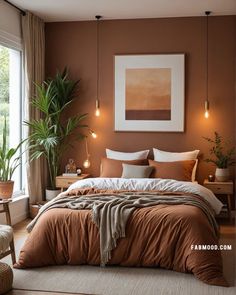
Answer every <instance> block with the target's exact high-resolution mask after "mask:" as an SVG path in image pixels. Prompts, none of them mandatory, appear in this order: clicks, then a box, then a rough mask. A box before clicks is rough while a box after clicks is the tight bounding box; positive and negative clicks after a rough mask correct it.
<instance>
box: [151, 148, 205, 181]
mask: <svg viewBox="0 0 236 295" xmlns="http://www.w3.org/2000/svg"><path fill="white" fill-rule="evenodd" d="M199 152H200V150H194V151H189V152H180V153H173V152H166V151H162V150H159V149H156V148H153V154H154V161H158V162H176V161H185V160H195V166H194V169H193V171H192V177H191V181H195V178H196V171H197V164H198V160H197V157H198V154H199Z"/></svg>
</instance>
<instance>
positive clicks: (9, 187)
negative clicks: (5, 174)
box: [0, 180, 14, 199]
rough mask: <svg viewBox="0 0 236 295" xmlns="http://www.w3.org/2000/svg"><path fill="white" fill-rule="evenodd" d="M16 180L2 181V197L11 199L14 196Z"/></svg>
mask: <svg viewBox="0 0 236 295" xmlns="http://www.w3.org/2000/svg"><path fill="white" fill-rule="evenodd" d="M13 187H14V181H12V180H8V181H0V199H10V198H11V197H12V193H13Z"/></svg>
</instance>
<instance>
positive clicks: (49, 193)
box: [46, 189, 61, 201]
mask: <svg viewBox="0 0 236 295" xmlns="http://www.w3.org/2000/svg"><path fill="white" fill-rule="evenodd" d="M60 192H61V190H60V189H56V190H55V189H54V190H52V189H46V200H47V201H51V200H52V199H54V198H56V196H58V195H59V194H60Z"/></svg>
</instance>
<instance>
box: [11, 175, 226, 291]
mask: <svg viewBox="0 0 236 295" xmlns="http://www.w3.org/2000/svg"><path fill="white" fill-rule="evenodd" d="M130 194H131V195H132V196H131V197H132V198H133V197H134V195H135V197H139V196H140V194H141V197H142V198H143V197H145V200H149V198H150V199H152V198H154V199H155V202H156V200H159V199H158V198H161V199H162V202H161V203H153V204H151V205H150V206H149V205H148V204H147V206H137V207H136V208H135V210H132V212H131V213H130V215H129V217H128V219H127V223H126V225H125V232H124V233H123V237H122V238H117V239H116V242H115V243H114V244H115V245H113V248H112V249H110V250H111V251H110V254H111V255H110V257H108V259H107V261H106V264H108V265H120V266H129V267H130V266H136V267H161V268H165V269H171V270H174V271H178V272H188V273H193V274H194V276H195V277H196V278H198V279H199V280H201V281H203V282H204V283H207V284H211V285H219V286H227V282H226V281H225V279H224V277H223V273H222V258H221V253H220V251H219V250H205V251H200V250H196V248H195V246H196V245H218V236H217V229H216V225H215V220H214V217H212V215H213V214H218V213H219V212H220V210H221V208H222V203H221V202H220V201H219V200H218V199H217V198H216V197H215V196H214V194H213V193H212V192H211V191H210V190H208V189H206V188H204V187H203V186H201V185H199V184H197V183H192V182H186V181H175V180H170V179H122V178H88V179H84V180H80V181H78V182H76V183H74V184H72V185H71V186H70V187H69V188H68V190H67V191H66V192H63V193H61V194H60V195H59V196H58V197H57V198H56V199H54V200H52V201H50V202H49V203H47V204H46V205H44V206H43V207H42V208H41V209H40V212H39V214H38V216H37V217H36V219H34V220H33V221H32V223H31V224H30V225H29V230H31V233H30V235H29V237H28V239H27V240H26V242H25V244H24V246H23V248H22V249H21V252H20V255H19V259H18V262H17V263H16V264H15V266H14V267H16V268H32V267H42V266H49V265H63V264H70V265H78V264H90V265H100V264H101V228H100V227H99V226H98V225H97V224H96V223H95V222H94V220H93V217H94V212H93V209H91V208H93V206H94V204H93V206H92V207H88V206H85V205H84V203H82V205H83V206H84V207H83V208H81V207H80V208H79V209H80V210H78V207H76V208H74V207H73V206H74V205H75V204H76V203H75V202H74V200H78V199H80V198H82V197H83V198H85V200H88V199H86V198H89V200H91V199H92V198H94V197H97V196H98V197H101V196H102V197H104V196H105V197H107V198H108V197H109V198H115V197H119V198H123V197H124V196H125V198H126V196H127V195H128V196H130ZM137 194H138V196H137ZM163 196H164V199H163ZM182 198H183V199H182ZM188 198H190V199H188ZM173 199H176V200H177V201H178V202H177V203H171V201H173ZM65 200H66V201H65ZM68 200H70V202H69V203H70V206H68V205H67V204H68ZM163 200H164V201H163ZM165 200H167V201H165ZM183 200H186V201H183ZM189 200H190V201H191V202H190V201H189ZM195 201H196V202H195ZM71 202H72V203H73V202H74V203H73V204H72V203H71ZM189 202H190V203H189ZM195 203H196V204H195ZM58 204H63V206H61V205H60V206H59V205H58ZM65 204H66V205H65ZM71 204H72V205H73V206H72V205H71ZM85 204H87V203H85ZM90 205H91V204H90ZM80 206H81V204H80ZM88 208H89V209H88ZM204 208H205V209H204ZM81 209H82V210H81ZM206 211H207V212H206ZM100 225H101V220H100ZM109 229H110V228H109ZM103 234H104V233H103Z"/></svg>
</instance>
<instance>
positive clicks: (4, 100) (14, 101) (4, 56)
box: [0, 44, 26, 195]
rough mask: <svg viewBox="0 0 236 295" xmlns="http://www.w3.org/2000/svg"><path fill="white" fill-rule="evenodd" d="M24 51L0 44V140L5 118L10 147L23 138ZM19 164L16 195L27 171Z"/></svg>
mask: <svg viewBox="0 0 236 295" xmlns="http://www.w3.org/2000/svg"><path fill="white" fill-rule="evenodd" d="M22 111H23V103H22V53H21V51H20V50H16V49H11V48H8V47H6V46H2V45H1V44H0V142H1V141H2V130H3V124H4V118H5V116H6V119H7V127H8V138H7V144H8V146H9V147H16V146H17V145H18V143H19V142H20V140H21V138H22V126H23V125H22ZM24 167H25V165H24V163H23V165H21V166H19V167H18V168H17V169H16V171H15V173H14V175H13V180H14V181H15V183H14V195H18V194H19V193H22V192H23V191H24V188H25V179H26V178H25V171H24V170H23V168H24Z"/></svg>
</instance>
